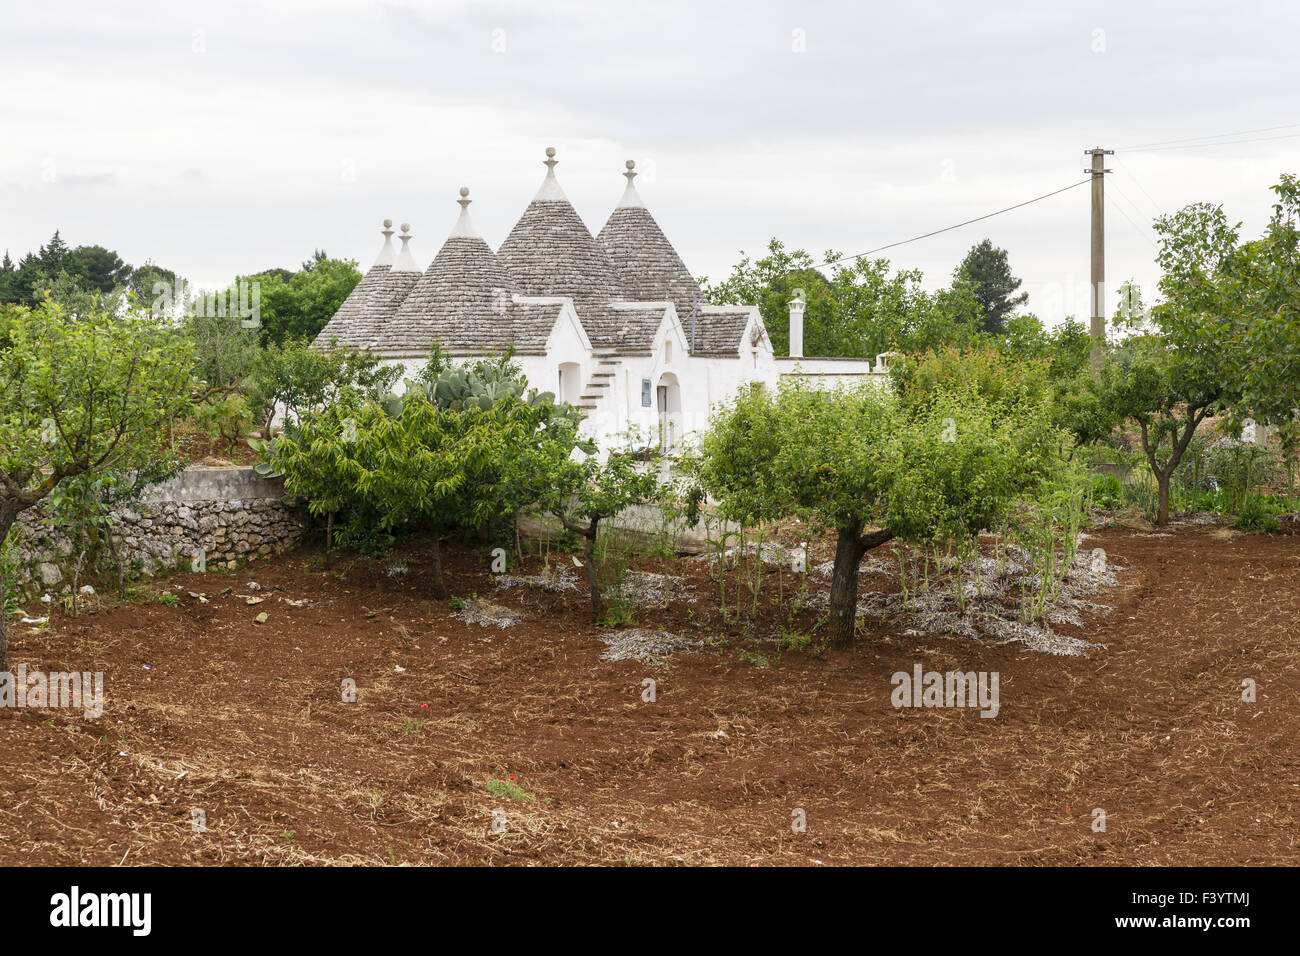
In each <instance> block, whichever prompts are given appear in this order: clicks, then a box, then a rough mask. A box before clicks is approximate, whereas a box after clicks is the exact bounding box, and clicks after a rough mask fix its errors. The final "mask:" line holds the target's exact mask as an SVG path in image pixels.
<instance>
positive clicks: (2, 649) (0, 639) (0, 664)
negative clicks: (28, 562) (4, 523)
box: [0, 536, 9, 673]
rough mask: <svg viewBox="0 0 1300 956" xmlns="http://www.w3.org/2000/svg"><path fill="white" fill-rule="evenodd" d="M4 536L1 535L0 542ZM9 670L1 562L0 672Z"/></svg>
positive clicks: (1, 567)
mask: <svg viewBox="0 0 1300 956" xmlns="http://www.w3.org/2000/svg"><path fill="white" fill-rule="evenodd" d="M3 541H4V538H3V537H2V536H0V542H3ZM8 670H9V615H8V614H6V613H5V569H4V565H3V564H0V673H4V672H6V671H8Z"/></svg>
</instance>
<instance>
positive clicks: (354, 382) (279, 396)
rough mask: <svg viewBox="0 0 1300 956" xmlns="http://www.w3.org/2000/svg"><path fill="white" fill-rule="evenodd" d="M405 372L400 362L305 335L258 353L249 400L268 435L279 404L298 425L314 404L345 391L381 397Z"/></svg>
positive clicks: (287, 421) (334, 398) (287, 419)
mask: <svg viewBox="0 0 1300 956" xmlns="http://www.w3.org/2000/svg"><path fill="white" fill-rule="evenodd" d="M401 374H402V370H401V368H400V367H399V366H388V365H384V364H383V360H382V359H380V358H379V356H377V355H374V354H373V353H370V352H360V351H357V350H355V349H347V348H331V349H328V350H327V349H316V348H313V347H312V345H311V343H310V342H309V341H307V340H305V339H296V340H292V341H288V342H285V343H284V344H282V345H276V344H271V345H268V346H267V347H266V348H264V349H262V350H261V351H259V352H258V353H257V354H256V355H255V356H254V358H253V361H252V363H251V366H250V368H249V371H248V379H247V382H248V390H249V404H250V406H251V407H252V408H254V409H257V417H258V418H259V420H260V423H261V425H262V434H263V437H264V438H269V437H270V434H271V420H272V418H273V417H274V415H275V412H276V410H277V406H282V407H283V410H284V413H285V425H286V427H293V426H294V425H295V424H296V423H297V421H298V420H299V419H300V418H301V417H302V415H303V414H304V413H305V412H307V411H310V410H311V409H315V408H321V407H323V406H324V405H326V404H328V403H330V402H335V401H338V400H339V398H340V396H342V395H343V394H344V393H345V392H356V393H357V394H358V395H360V396H361V397H362V398H363V399H370V400H378V399H380V398H382V397H383V396H384V395H386V394H387V393H388V391H389V390H390V389H391V388H392V387H393V386H394V385H395V384H396V383H397V379H398V377H399V376H400V375H401Z"/></svg>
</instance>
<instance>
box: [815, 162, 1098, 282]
mask: <svg viewBox="0 0 1300 956" xmlns="http://www.w3.org/2000/svg"><path fill="white" fill-rule="evenodd" d="M1088 182H1092V179H1091V177H1090V178H1088V179H1081V180H1079V181H1078V182H1077V183H1070V185H1068V186H1062V187H1061V188H1060V189H1054V190H1052V191H1051V192H1050V193H1043V195H1041V196H1035V197H1034V198H1033V199H1026V200H1025V201H1024V202H1018V203H1016V204H1015V205H1014V206H1007V207H1006V208H1005V209H999V210H998V211H997V212H991V213H988V214H986V215H983V216H976V217H975V218H974V219H967V220H966V221H965V222H959V223H957V224H956V225H952V226H944V228H942V229H936V230H934V231H933V232H927V233H925V234H924V235H920V236H913V237H912V238H911V239H900V240H898V242H891V243H889V245H887V246H877V247H876V248H875V249H868V250H867V251H866V252H859V253H858V254H857V255H856V256H838V257H836V258H834V259H829V260H827V261H826V262H823V263H820V264H818V265H815V266H813V268H814V269H820V268H822V267H823V266H830V265H834V264H835V263H837V262H843V261H844V260H845V259H854V260H856V259H864V258H866V257H867V256H870V255H875V254H876V253H877V252H884V251H885V250H886V249H893V248H894V247H895V246H904V245H907V243H909V242H916V241H918V240H920V239H929V238H930V237H931V236H937V235H939V234H940V233H942V232H951V231H952V230H954V229H960V228H961V227H962V226H969V225H970V224H971V223H974V222H982V221H983V220H985V219H992V218H993V217H994V216H1000V215H1002V214H1003V213H1004V212H1011V210H1013V209H1019V208H1021V207H1022V206H1028V205H1029V204H1030V203H1036V202H1038V201H1039V200H1042V199H1048V198H1050V197H1052V196H1055V195H1057V194H1058V193H1063V192H1065V191H1066V190H1067V189H1074V188H1075V187H1076V186H1082V185H1083V184H1084V183H1088Z"/></svg>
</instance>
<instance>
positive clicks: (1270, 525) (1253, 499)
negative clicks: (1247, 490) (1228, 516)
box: [1232, 495, 1278, 534]
mask: <svg viewBox="0 0 1300 956" xmlns="http://www.w3.org/2000/svg"><path fill="white" fill-rule="evenodd" d="M1232 526H1233V527H1234V528H1236V529H1238V530H1239V531H1262V532H1264V533H1266V534H1276V533H1277V531H1278V524H1277V519H1276V518H1275V517H1273V513H1272V512H1271V511H1270V510H1269V507H1268V502H1267V501H1266V500H1265V499H1264V498H1262V497H1261V496H1259V495H1249V496H1247V498H1246V500H1245V501H1244V502H1243V503H1242V506H1241V511H1240V512H1239V513H1238V514H1237V517H1236V519H1235V520H1234V521H1233V522H1232Z"/></svg>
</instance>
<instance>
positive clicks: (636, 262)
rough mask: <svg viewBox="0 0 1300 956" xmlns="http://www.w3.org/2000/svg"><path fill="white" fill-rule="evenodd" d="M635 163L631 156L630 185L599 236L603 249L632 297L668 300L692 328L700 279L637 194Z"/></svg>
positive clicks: (701, 303)
mask: <svg viewBox="0 0 1300 956" xmlns="http://www.w3.org/2000/svg"><path fill="white" fill-rule="evenodd" d="M635 165H636V164H635V163H634V162H633V161H632V160H630V159H629V160H628V161H627V172H625V173H624V174H623V175H624V176H626V177H627V188H626V189H625V190H624V191H623V198H622V199H621V200H619V204H618V206H616V207H615V208H614V211H613V212H612V213H611V214H610V217H609V220H608V221H607V222H606V223H605V226H604V228H603V229H601V230H600V235H598V236H597V237H596V241H597V242H599V243H600V245H601V246H602V247H603V248H604V250H605V252H606V254H607V255H608V256H609V259H610V261H611V262H612V263H613V265H614V268H615V269H616V270H618V273H619V279H620V281H621V284H622V287H623V290H624V293H625V295H626V297H627V298H628V299H631V300H634V301H642V302H658V301H662V300H665V299H666V300H668V301H670V302H672V303H673V305H674V306H675V307H676V308H677V315H678V317H679V318H680V319H681V321H682V323H683V325H686V326H688V327H689V324H690V320H691V315H692V308H693V307H694V308H696V309H698V307H699V306H700V305H703V303H704V299H703V297H702V296H701V295H700V287H699V284H698V283H697V282H696V281H695V278H694V277H693V276H692V275H691V272H690V270H689V269H687V268H686V263H684V262H682V257H681V256H679V255H678V254H677V250H676V249H674V248H673V244H672V243H671V242H669V241H668V237H667V236H665V235H664V232H663V230H662V229H660V228H659V223H657V222H655V218H654V216H652V215H650V210H648V209H647V208H646V207H645V203H643V202H642V201H641V197H640V196H639V195H638V194H637V191H636V187H635V186H634V185H633V184H632V180H633V179H634V178H636V175H637V174H636V173H635V172H634V168H635Z"/></svg>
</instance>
